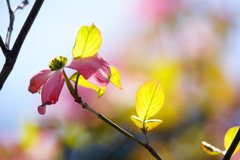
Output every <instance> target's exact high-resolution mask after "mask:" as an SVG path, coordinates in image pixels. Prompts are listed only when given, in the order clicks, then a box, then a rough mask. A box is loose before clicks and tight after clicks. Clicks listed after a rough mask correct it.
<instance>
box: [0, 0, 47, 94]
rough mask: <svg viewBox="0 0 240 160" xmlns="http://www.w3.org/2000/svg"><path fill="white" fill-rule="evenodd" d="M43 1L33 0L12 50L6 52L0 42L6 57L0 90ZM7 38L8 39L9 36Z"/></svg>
mask: <svg viewBox="0 0 240 160" xmlns="http://www.w3.org/2000/svg"><path fill="white" fill-rule="evenodd" d="M7 2H8V3H9V1H8V0H7ZM43 2H44V0H36V1H35V3H34V5H33V7H32V9H31V11H30V13H29V15H28V17H27V19H26V21H25V23H24V24H23V27H22V29H21V31H20V33H19V34H18V37H17V39H16V41H15V43H14V45H13V48H12V50H9V52H7V51H8V50H6V49H4V46H3V45H2V44H1V48H2V50H3V51H5V52H4V55H5V57H6V60H5V64H4V66H3V68H2V71H1V73H0V90H1V89H2V87H3V84H4V83H5V81H6V79H7V77H8V76H9V74H10V73H11V71H12V69H13V67H14V65H15V63H16V60H17V57H18V54H19V52H20V49H21V47H22V44H23V42H24V40H25V38H26V36H27V34H28V31H29V30H30V28H31V26H32V24H33V22H34V20H35V18H36V16H37V14H38V12H39V10H40V8H41V6H42V4H43ZM9 5H10V4H9ZM9 34H10V33H9ZM10 35H11V34H10ZM8 39H9V40H10V36H9V38H8ZM7 42H8V41H7ZM8 45H9V43H7V45H6V44H5V47H6V48H7V49H8Z"/></svg>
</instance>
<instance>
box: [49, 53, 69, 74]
mask: <svg viewBox="0 0 240 160" xmlns="http://www.w3.org/2000/svg"><path fill="white" fill-rule="evenodd" d="M67 61H68V59H67V58H66V57H62V56H58V57H55V58H54V59H53V60H52V61H51V62H50V63H49V65H48V66H49V68H50V69H51V70H52V71H57V70H59V69H61V68H62V67H64V66H65V65H66V64H67Z"/></svg>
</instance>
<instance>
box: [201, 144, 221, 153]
mask: <svg viewBox="0 0 240 160" xmlns="http://www.w3.org/2000/svg"><path fill="white" fill-rule="evenodd" d="M202 149H203V150H204V151H205V152H206V153H207V154H209V155H219V154H223V155H224V154H225V151H222V150H220V149H218V148H216V147H214V146H212V145H211V144H209V143H207V142H205V141H202Z"/></svg>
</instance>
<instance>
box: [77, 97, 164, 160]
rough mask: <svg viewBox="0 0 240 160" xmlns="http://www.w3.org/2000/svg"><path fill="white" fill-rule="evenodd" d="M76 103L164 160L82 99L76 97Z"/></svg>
mask: <svg viewBox="0 0 240 160" xmlns="http://www.w3.org/2000/svg"><path fill="white" fill-rule="evenodd" d="M75 101H76V102H77V103H79V104H80V105H82V107H83V108H84V109H86V110H88V111H90V112H91V113H93V114H94V115H95V116H97V117H98V118H100V119H101V120H103V121H104V122H106V123H107V124H109V125H110V126H111V127H113V128H115V129H116V130H118V131H119V132H120V133H122V134H123V135H125V136H126V137H128V138H130V139H131V140H133V141H135V142H137V143H138V144H140V145H142V146H143V147H144V148H146V149H147V150H148V151H149V152H150V153H151V154H152V155H153V156H154V157H155V158H156V159H157V160H162V158H161V157H160V156H159V155H158V153H157V152H156V151H155V150H154V149H153V148H152V147H151V145H150V144H149V143H144V142H142V141H141V140H139V139H138V138H136V137H134V136H133V135H132V134H130V133H128V132H127V131H125V130H124V129H123V128H121V127H119V126H118V125H117V124H115V123H114V122H112V121H111V120H109V119H108V118H106V117H105V116H104V115H102V114H101V113H98V112H97V111H95V110H94V109H92V108H91V107H89V106H88V104H87V103H85V102H83V101H82V98H81V97H75Z"/></svg>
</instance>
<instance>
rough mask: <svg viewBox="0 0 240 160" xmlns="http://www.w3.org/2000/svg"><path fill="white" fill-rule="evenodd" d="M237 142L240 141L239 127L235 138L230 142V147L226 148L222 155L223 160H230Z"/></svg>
mask: <svg viewBox="0 0 240 160" xmlns="http://www.w3.org/2000/svg"><path fill="white" fill-rule="evenodd" d="M239 141H240V127H239V129H238V132H237V134H236V136H235V138H234V139H233V141H232V144H231V145H230V147H229V148H228V150H227V152H226V154H225V155H224V157H223V160H230V158H231V156H232V154H233V152H234V150H235V149H236V147H237V145H238V143H239Z"/></svg>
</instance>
